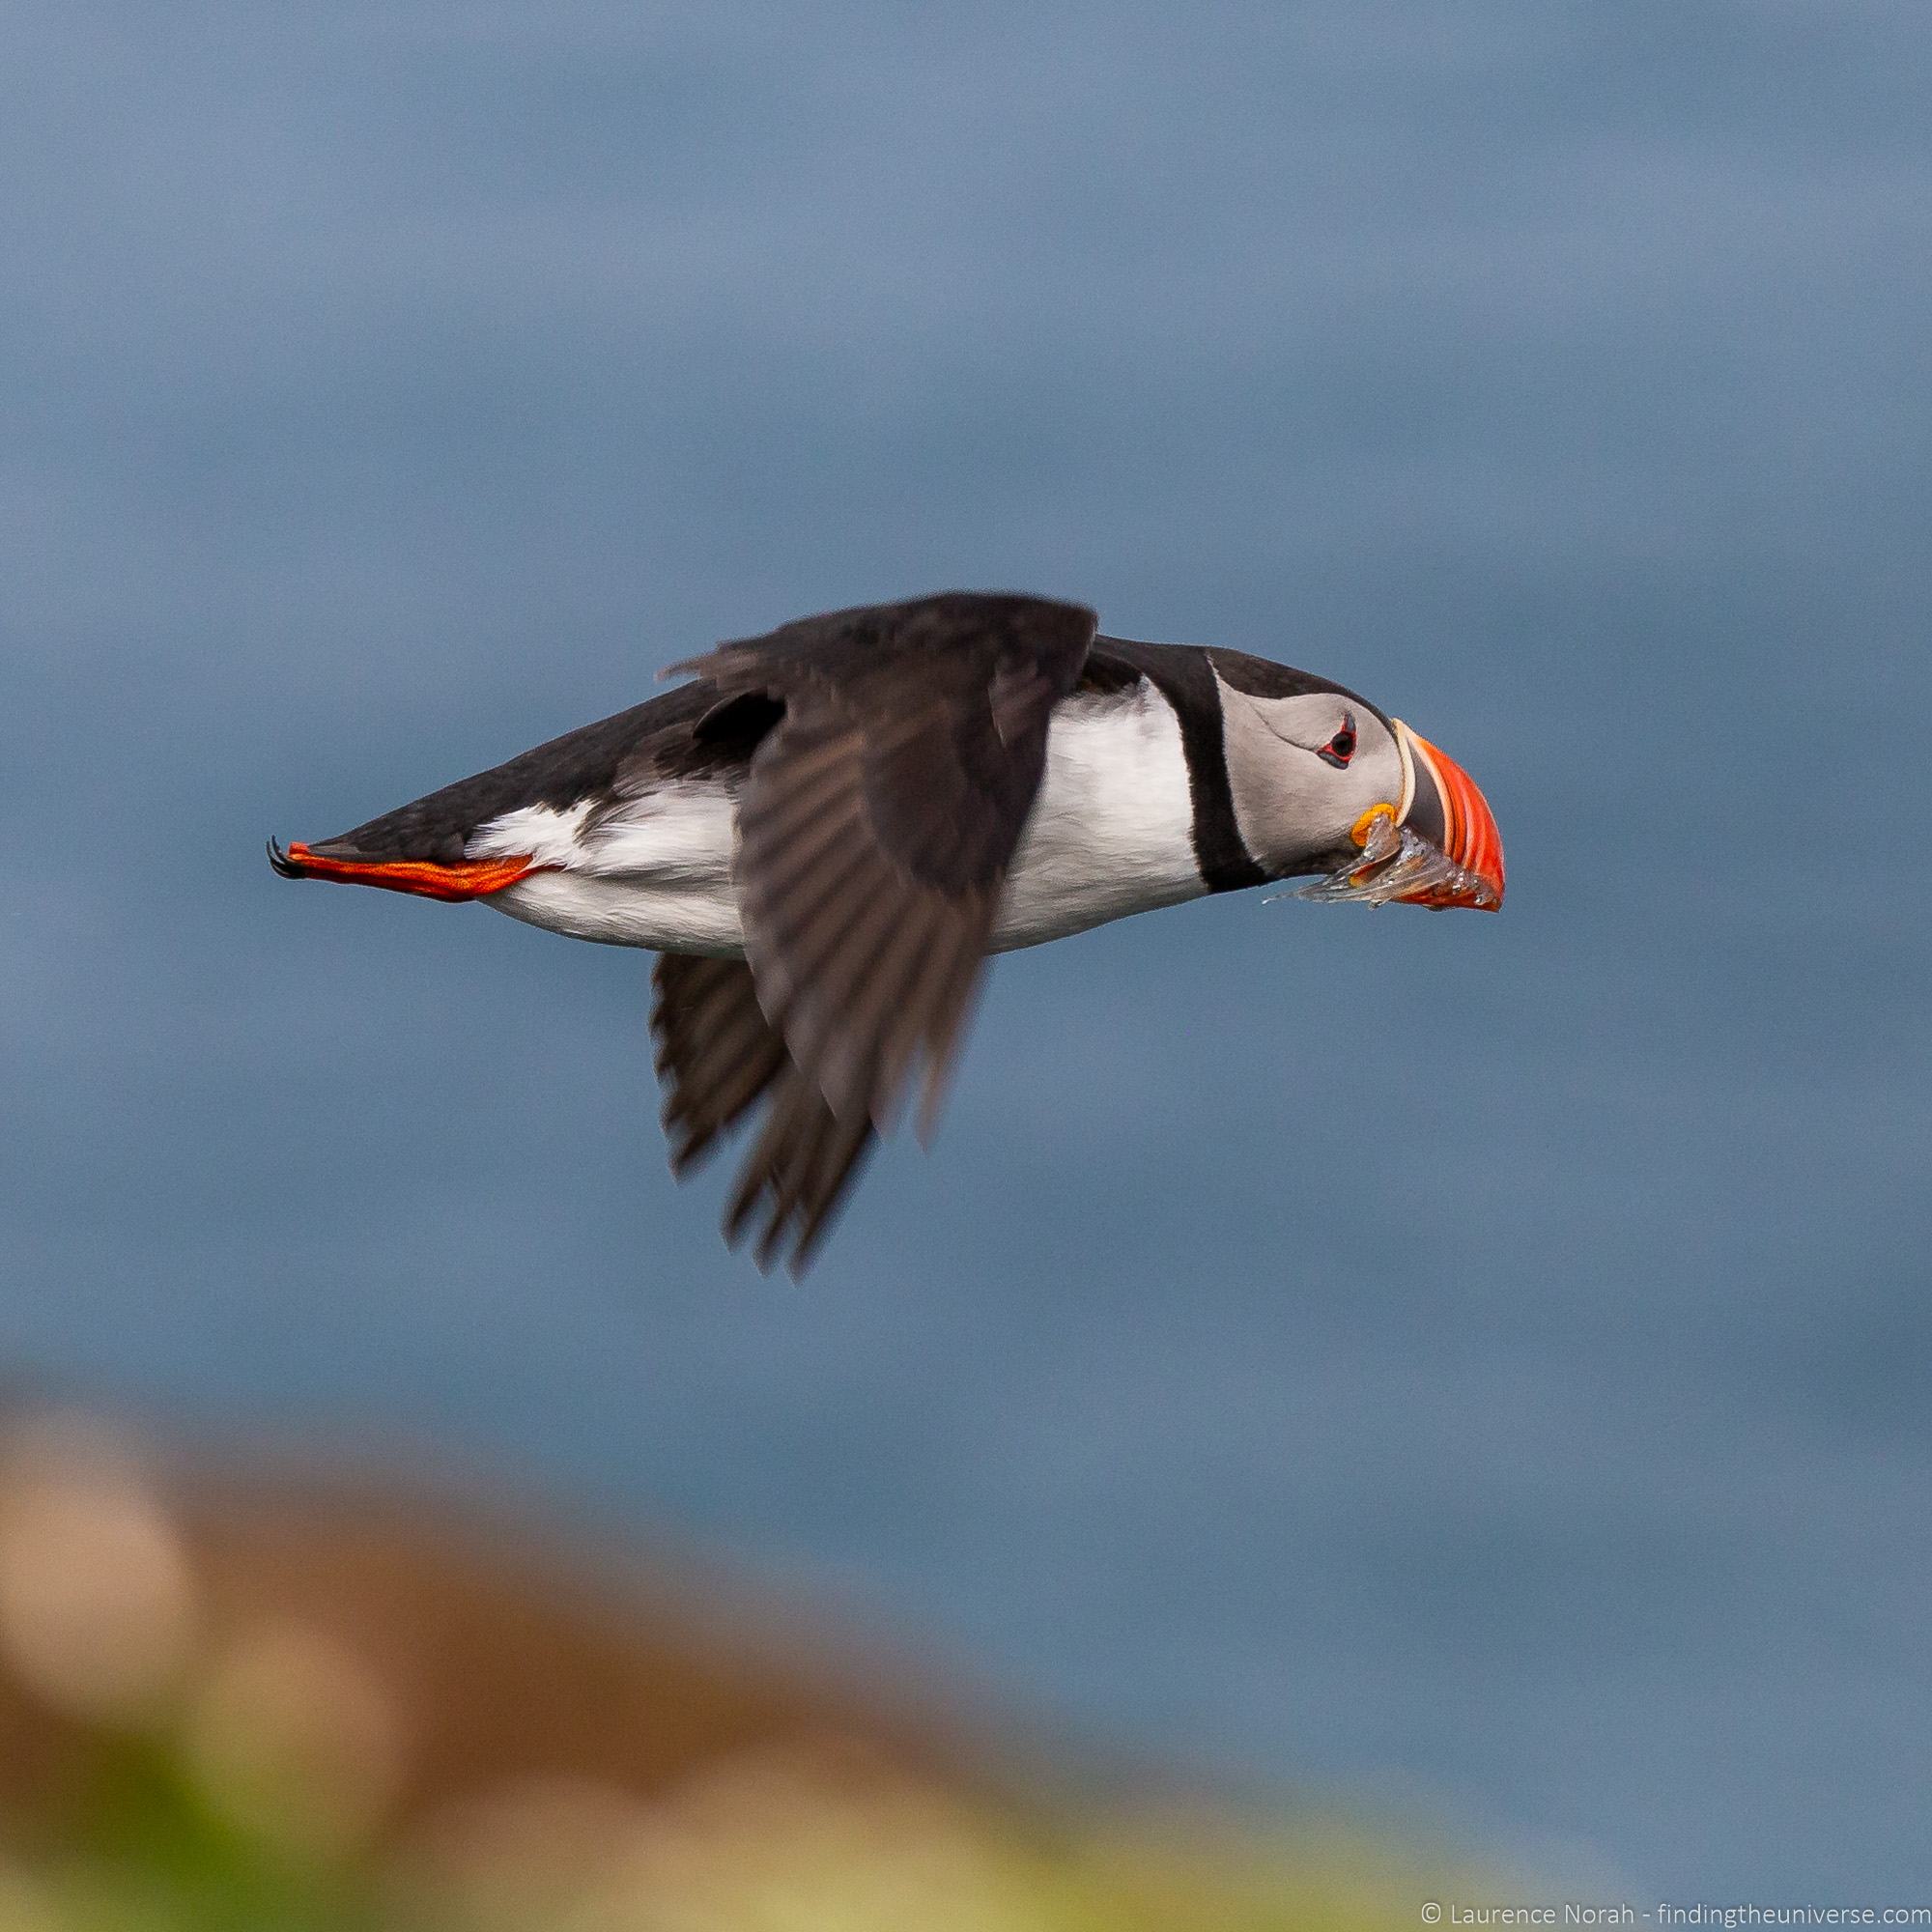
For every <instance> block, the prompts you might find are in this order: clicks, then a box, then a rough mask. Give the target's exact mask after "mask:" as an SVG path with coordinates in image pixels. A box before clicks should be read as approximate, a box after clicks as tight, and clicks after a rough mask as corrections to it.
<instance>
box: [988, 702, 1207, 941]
mask: <svg viewBox="0 0 1932 1932" xmlns="http://www.w3.org/2000/svg"><path fill="white" fill-rule="evenodd" d="M1207 890H1208V888H1207V887H1206V886H1205V885H1203V884H1202V882H1201V873H1200V871H1199V869H1198V868H1197V867H1196V865H1195V860H1194V806H1193V800H1192V798H1191V796H1190V794H1189V791H1188V787H1187V754H1186V753H1185V752H1184V751H1183V750H1182V749H1181V743H1180V721H1179V719H1178V718H1177V717H1176V716H1175V715H1174V709H1173V707H1172V706H1171V705H1170V704H1169V703H1168V702H1167V700H1166V699H1165V698H1164V697H1162V696H1161V695H1160V694H1159V692H1157V691H1156V690H1155V689H1154V688H1153V686H1152V685H1151V684H1149V683H1147V682H1146V681H1145V680H1143V681H1142V682H1141V683H1140V684H1139V685H1137V686H1136V687H1135V688H1134V690H1133V691H1132V692H1131V693H1130V694H1128V695H1127V696H1122V697H1094V698H1074V699H1071V700H1070V701H1068V702H1067V703H1065V704H1063V705H1062V706H1061V707H1060V708H1059V709H1058V710H1057V711H1056V712H1055V713H1054V714H1053V725H1052V728H1051V729H1050V730H1049V731H1048V733H1047V738H1046V775H1045V777H1044V778H1043V779H1042V780H1041V781H1040V787H1039V797H1038V798H1037V800H1035V802H1034V809H1033V816H1032V817H1031V818H1030V819H1028V821H1027V829H1026V831H1025V833H1024V834H1023V835H1022V837H1021V838H1020V846H1019V850H1018V851H1017V852H1016V853H1014V855H1013V864H1012V868H1011V870H1010V872H1009V875H1008V879H1007V902H1006V904H1005V905H1004V906H1003V907H1002V908H1001V910H1000V919H999V923H998V924H997V925H996V926H995V927H994V929H993V951H994V952H1012V951H1014V950H1015V949H1016V948H1018V947H1022V946H1038V945H1039V944H1041V942H1042V941H1045V940H1048V939H1061V938H1064V937H1065V935H1066V934H1067V933H1069V932H1085V931H1086V930H1087V928H1088V927H1089V926H1093V925H1104V924H1105V923H1107V922H1108V921H1109V920H1113V919H1124V918H1125V917H1126V916H1127V915H1128V914H1129V913H1136V912H1151V911H1152V910H1153V909H1154V908H1155V907H1156V906H1168V905H1179V903H1180V902H1181V901H1182V900H1183V899H1195V898H1200V897H1201V896H1202V895H1204V894H1205V893H1206V892H1207Z"/></svg>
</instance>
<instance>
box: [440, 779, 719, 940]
mask: <svg viewBox="0 0 1932 1932" xmlns="http://www.w3.org/2000/svg"><path fill="white" fill-rule="evenodd" d="M736 813H737V801H736V799H735V798H733V797H732V795H731V794H730V793H729V792H727V791H725V790H724V789H723V788H722V787H721V786H717V785H695V784H672V785H667V786H666V787H665V788H664V789H663V790H661V791H654V792H651V793H649V794H647V795H646V796H644V797H641V798H638V799H633V800H632V801H630V802H629V803H628V804H627V805H625V806H623V807H622V808H621V809H620V810H617V811H615V812H613V813H611V814H610V815H609V816H607V817H605V818H603V819H602V820H600V821H598V822H597V823H595V824H593V825H591V826H590V828H589V830H588V832H587V833H586V831H585V825H586V822H587V821H588V820H589V818H590V811H589V808H588V807H587V806H584V805H582V804H579V805H574V806H572V807H570V808H569V809H568V810H565V811H554V810H551V808H550V807H548V806H526V807H525V808H523V809H522V810H517V811H506V812H505V813H504V814H503V815H502V816H501V817H500V818H493V819H492V820H491V821H490V822H489V824H487V825H485V826H482V827H480V828H479V829H478V830H477V831H476V833H475V834H474V835H472V837H471V838H470V839H469V846H468V848H467V849H468V852H469V857H470V858H472V859H481V858H489V857H491V856H493V855H495V854H499V853H507V852H527V853H529V854H530V855H531V856H532V857H533V858H535V859H536V860H537V862H538V864H540V865H548V866H555V867H562V868H563V869H561V870H556V871H548V872H532V873H531V874H530V875H529V877H528V878H526V879H519V880H518V881H517V883H516V884H515V885H514V886H506V887H505V888H504V889H503V890H502V891H501V892H499V893H492V894H491V895H490V898H489V901H488V903H489V904H491V905H493V906H495V907H497V910H498V911H499V912H506V913H508V914H509V915H510V917H511V918H512V919H521V920H525V921H526V922H527V923H529V924H531V925H541V926H547V927H549V929H550V930H551V931H553V932H562V933H568V934H569V935H570V937H571V938H573V939H598V940H602V941H604V942H605V943H606V944H608V945H611V946H648V947H650V948H651V949H652V950H653V951H655V952H710V953H715V954H719V955H721V956H723V957H725V958H736V957H737V956H738V955H739V954H741V953H742V952H744V950H745V942H744V935H743V933H742V932H741V931H740V929H739V924H738V901H737V898H736V896H735V895H733V893H732V891H731V841H732V822H733V819H734V818H735V816H736Z"/></svg>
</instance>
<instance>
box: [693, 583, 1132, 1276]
mask: <svg viewBox="0 0 1932 1932" xmlns="http://www.w3.org/2000/svg"><path fill="white" fill-rule="evenodd" d="M1094 628H1095V618H1094V613H1093V612H1092V611H1088V610H1085V609H1083V608H1082V607H1080V606H1077V605H1070V604H1056V603H1050V602H1047V601H1045V600H1043V599H1039V598H1033V597H999V596H977V595H966V594H955V595H949V596H942V597H930V598H923V599H921V600H919V601H918V602H916V603H910V604H898V605H882V606H876V607H872V608H868V609H865V610H859V611H839V612H836V613H834V614H833V615H831V616H828V617H814V618H808V619H806V620H805V621H804V622H802V623H798V624H789V625H786V626H785V627H784V628H783V629H782V630H780V631H776V632H774V633H773V634H772V635H771V636H770V637H768V638H760V639H753V640H751V641H749V642H745V643H736V644H726V645H724V646H723V647H721V648H720V649H719V650H717V651H714V652H712V653H711V654H710V655H709V656H707V657H704V658H700V659H698V660H696V661H695V662H694V663H692V664H690V665H687V666H681V667H679V668H681V669H690V670H696V671H699V672H701V673H702V674H703V675H704V676H706V677H708V678H710V679H711V680H712V681H713V682H714V683H715V684H716V686H717V687H718V689H719V691H720V694H721V696H722V698H723V700H724V701H725V702H727V703H728V702H732V701H734V700H735V699H737V698H739V697H741V696H746V695H749V694H753V693H755V694H758V695H761V696H764V697H766V698H768V699H770V700H773V701H775V702H776V703H778V704H781V705H782V706H783V716H782V718H781V722H780V723H779V724H778V725H777V727H776V728H775V729H773V730H772V731H771V732H770V733H769V734H768V735H767V736H766V737H765V738H764V739H763V741H762V742H761V743H760V744H759V746H758V749H757V751H756V752H755V753H753V757H752V762H751V767H750V770H749V773H748V774H747V778H746V781H745V788H744V792H743V794H742V796H741V798H740V801H739V807H738V852H737V859H736V863H735V872H736V882H737V893H738V900H739V910H740V913H741V916H742V920H743V924H744V932H745V953H746V958H745V963H744V965H743V966H741V967H738V968H737V975H736V976H735V977H734V976H732V975H731V974H729V973H728V971H727V970H726V962H717V961H690V962H673V961H671V960H669V959H667V960H665V961H664V962H662V963H661V965H660V968H659V974H658V994H659V1006H658V1021H657V1032H658V1039H659V1044H660V1065H661V1066H662V1067H663V1068H664V1069H665V1070H666V1071H667V1072H668V1074H669V1075H670V1077H671V1079H672V1082H673V1085H672V1091H671V1094H670V1098H669V1100H668V1103H667V1115H666V1119H667V1124H668V1126H669V1127H670V1130H671V1132H672V1134H673V1136H674V1137H677V1138H675V1144H674V1151H673V1164H674V1165H676V1166H682V1165H684V1164H687V1163H688V1162H689V1161H691V1160H693V1159H696V1157H697V1155H698V1154H699V1153H700V1152H701V1151H703V1149H704V1148H705V1147H707V1146H708V1145H709V1144H710V1143H711V1141H712V1140H713V1139H714V1138H715V1136H716V1135H717V1134H718V1133H720V1132H721V1131H723V1130H724V1128H725V1126H727V1125H729V1124H730V1122H732V1121H734V1120H736V1119H737V1118H738V1117H739V1116H740V1115H741V1114H742V1113H743V1112H744V1111H745V1109H746V1108H747V1107H748V1106H750V1105H751V1104H752V1102H753V1100H754V1099H755V1098H756V1097H757V1095H758V1094H760V1093H765V1092H769V1093H770V1094H771V1106H770V1111H769V1114H768V1117H767V1119H766V1122H765V1124H764V1127H763V1129H762V1131H761V1133H760V1135H759V1138H758V1140H757V1142H756V1143H755V1144H754V1146H753V1151H752V1154H751V1157H750V1159H749V1160H748V1162H747V1164H746V1167H745V1170H744V1172H743V1174H742V1175H741V1176H740V1179H739V1185H738V1190H737V1193H736V1194H735V1195H734V1197H733V1200H732V1202H731V1205H730V1207H729V1208H728V1209H727V1211H726V1216H725V1234H726V1236H727V1238H731V1239H734V1240H735V1239H736V1238H737V1237H738V1236H739V1235H740V1234H741V1233H742V1232H743V1231H744V1229H745V1227H746V1225H747V1224H748V1222H749V1221H750V1220H751V1219H752V1217H753V1215H754V1214H755V1213H757V1212H759V1211H762V1212H763V1213H764V1215H765V1226H764V1230H763V1233H762V1234H761V1236H760V1238H759V1242H758V1249H757V1254H758V1260H759V1262H760V1264H761V1265H763V1264H769V1263H770V1262H771V1261H772V1260H773V1259H775V1258H777V1257H778V1256H779V1255H781V1253H783V1251H784V1249H785V1247H786V1245H787V1243H791V1244H792V1252H791V1255H790V1264H791V1266H792V1267H793V1269H794V1271H797V1270H799V1269H800V1268H802V1267H803V1265H804V1264H805V1262H806V1260H807V1259H808V1258H809V1253H810V1244H811V1242H812V1241H813V1240H815V1239H816V1237H817V1236H818V1235H819V1234H820V1233H821V1232H822V1229H823V1227H824V1225H825V1219H826V1216H827V1215H828V1214H829V1213H830V1211H831V1209H832V1208H833V1207H835V1206H836V1205H837V1202H838V1196H839V1194H840V1192H841V1191H842V1190H843V1188H844V1186H845V1185H846V1183H847V1182H848V1181H849V1179H851V1176H852V1171H853V1169H854V1167H855V1165H856V1163H857V1162H858V1160H859V1159H860V1157H861V1156H862V1155H863V1153H864V1152H865V1151H866V1149H867V1145H868V1144H869V1141H870V1138H871V1135H872V1133H873V1132H874V1131H875V1130H876V1131H881V1132H883V1131H885V1130H887V1129H888V1128H890V1126H891V1125H892V1123H893V1122H894V1120H895V1118H896V1115H897V1111H898V1108H899V1106H900V1104H901V1102H902V1100H903V1098H904V1096H905V1094H906V1093H907V1092H908V1090H909V1089H910V1088H911V1087H912V1085H913V1084H914V1081H915V1078H917V1080H918V1083H919V1085H920V1087H921V1090H922V1093H921V1127H922V1131H923V1132H924V1131H927V1130H929V1128H930V1126H931V1123H932V1121H933V1119H934V1117H935V1115H936V1113H937V1110H938V1105H939V1101H940V1097H941V1095H942V1093H943V1091H944V1087H945V1081H946V1075H947V1072H948V1069H949V1067H950V1065H951V1064H952V1058H953V1056H954V1054H955V1053H956V1051H957V1049H958V1045H959V1041H960V1038H961V1036H962V1033H963V1030H964V1026H965V1022H966V1017H967V1013H968V1011H969V1009H970V1006H971V1001H972V995H973V990H974V987H975V985H976V984H977V982H978V980H979V978H980V971H981V967H982V962H983V960H984V957H985V952H986V946H987V942H988V940H989V939H990V937H991V935H992V928H993V921H994V918H995V916H996V914H997V912H998V909H999V902H1000V895H1001V892H1002V889H1003V888H1004V886H1005V883H1006V870H1007V865H1008V862H1009V860H1010V858H1011V857H1012V853H1013V848H1014V846H1015V845H1016V844H1017V843H1018V841H1019V837H1020V833H1021V831H1022V830H1023V829H1024V827H1025V824H1026V820H1027V814H1028V812H1029V811H1030V810H1032V807H1033V801H1034V798H1035V795H1036V793H1037V791H1038V788H1039V781H1040V775H1041V772H1042V771H1043V769H1044V766H1045V758H1046V732H1047V724H1048V720H1049V718H1050V716H1051V713H1052V710H1053V706H1054V704H1055V703H1056V702H1057V701H1058V700H1059V699H1060V698H1061V697H1063V696H1065V695H1066V694H1067V693H1069V692H1070V691H1071V690H1072V689H1073V688H1074V685H1075V684H1076V683H1077V682H1078V679H1079V676H1080V668H1081V666H1082V664H1083V663H1084V661H1085V659H1086V656H1087V651H1088V647H1089V645H1090V644H1091V643H1092V642H1093V639H1094ZM747 980H749V986H748V985H747V983H746V981H747ZM754 1010H755V1014H756V1015H757V1016H758V1017H759V1018H761V1019H762V1021H763V1022H764V1026H763V1030H762V1032H760V1031H759V1029H758V1028H757V1026H756V1025H755V1024H754V1021H753V1012H754ZM780 1054H781V1055H782V1060H781V1061H780V1060H779V1059H778V1058H777V1056H778V1055H780Z"/></svg>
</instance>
